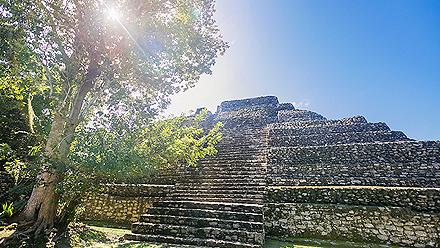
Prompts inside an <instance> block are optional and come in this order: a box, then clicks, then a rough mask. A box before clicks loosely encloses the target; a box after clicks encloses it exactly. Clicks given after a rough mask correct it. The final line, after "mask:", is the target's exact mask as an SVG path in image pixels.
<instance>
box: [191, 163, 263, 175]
mask: <svg viewBox="0 0 440 248" xmlns="http://www.w3.org/2000/svg"><path fill="white" fill-rule="evenodd" d="M266 170H267V169H266V167H265V166H263V165H259V166H247V167H241V166H233V165H231V166H225V165H222V166H209V165H206V166H199V167H197V168H191V169H188V170H185V171H184V173H189V174H196V173H205V172H207V173H222V172H227V173H240V172H246V173H261V174H265V172H266Z"/></svg>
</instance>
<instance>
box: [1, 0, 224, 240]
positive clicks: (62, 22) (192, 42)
mask: <svg viewBox="0 0 440 248" xmlns="http://www.w3.org/2000/svg"><path fill="white" fill-rule="evenodd" d="M0 4H1V5H0V15H1V23H2V29H3V30H9V32H10V33H11V34H13V35H14V36H15V37H11V36H5V37H2V39H3V38H4V39H5V40H6V42H5V43H4V44H6V46H9V47H13V48H14V49H15V50H14V49H12V50H8V49H7V48H4V47H2V56H4V57H2V58H1V64H2V67H1V74H0V77H1V78H0V80H1V81H0V82H1V85H2V86H4V88H8V89H13V88H16V89H18V90H17V91H18V92H19V93H21V94H23V95H25V96H26V99H27V106H28V108H29V111H28V115H27V116H28V118H29V119H30V121H29V122H28V123H29V125H30V126H31V127H32V126H33V125H34V122H33V118H34V113H32V111H31V110H32V102H33V96H34V95H35V94H37V93H38V94H42V95H45V97H47V101H46V103H47V104H46V106H44V108H42V113H43V114H44V115H46V116H48V118H49V120H50V121H49V123H48V127H49V126H50V128H49V129H46V130H47V133H45V132H43V131H42V132H41V140H42V141H44V143H45V144H44V148H43V153H44V159H43V160H42V161H43V162H42V163H41V171H40V172H39V174H38V177H37V184H36V186H35V187H34V189H33V191H32V194H31V196H30V198H29V201H28V203H27V205H26V206H25V208H24V210H23V211H22V213H21V215H20V218H21V219H22V220H24V221H27V222H32V223H33V230H34V231H35V234H36V235H38V234H39V233H41V231H43V230H50V229H51V227H52V226H53V225H54V220H55V215H56V212H57V210H58V204H57V203H58V199H59V197H60V196H59V195H58V194H57V192H56V190H55V186H56V184H57V183H59V182H61V181H62V180H63V178H64V177H65V172H66V171H68V169H69V168H70V166H71V164H72V161H71V160H70V158H69V155H70V153H71V150H72V143H73V142H74V140H75V138H76V137H77V135H78V133H79V132H81V131H82V130H85V127H86V123H93V120H100V121H101V124H102V127H104V128H106V129H107V130H112V128H113V127H118V126H122V125H125V126H127V127H129V128H128V130H135V129H140V128H142V127H145V126H146V125H147V124H148V123H149V122H150V121H151V120H152V118H153V117H154V116H155V115H156V114H157V113H159V112H160V111H161V110H162V109H163V108H165V107H166V106H167V104H168V103H169V97H170V96H171V95H172V94H175V93H177V92H179V91H181V90H185V89H188V88H189V87H192V86H193V85H194V84H195V83H196V82H197V81H198V79H199V77H200V75H202V74H204V73H207V74H209V73H211V70H210V68H211V67H212V65H213V64H214V63H215V59H216V58H217V56H218V55H220V54H222V53H223V52H224V51H225V49H226V48H227V44H226V43H225V42H224V41H223V40H222V37H221V36H220V34H219V30H218V28H217V26H216V24H215V20H214V19H213V13H214V2H213V0H189V1H184V0H132V1H129V0H114V1H101V0H91V1H81V0H65V1H56V0H23V1H13V0H2V1H1V2H0ZM102 113H104V114H105V118H102V119H100V118H101V117H100V114H101V115H102ZM134 117H135V118H134ZM42 130H44V128H43V129H42Z"/></svg>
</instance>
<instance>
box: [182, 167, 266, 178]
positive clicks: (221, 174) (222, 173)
mask: <svg viewBox="0 0 440 248" xmlns="http://www.w3.org/2000/svg"><path fill="white" fill-rule="evenodd" d="M264 172H265V170H264V169H259V170H243V171H239V170H201V171H185V172H183V173H182V174H183V175H184V176H187V177H191V176H193V177H204V176H207V177H216V176H218V177H219V178H223V177H228V176H234V177H239V176H246V177H259V176H264V175H263V174H264Z"/></svg>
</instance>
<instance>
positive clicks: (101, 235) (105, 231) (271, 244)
mask: <svg viewBox="0 0 440 248" xmlns="http://www.w3.org/2000/svg"><path fill="white" fill-rule="evenodd" d="M14 231H15V226H12V225H11V226H3V227H2V226H0V240H1V239H2V238H5V237H8V236H9V235H12V234H13V233H14ZM127 233H130V229H129V228H128V227H126V226H119V225H109V224H106V223H102V222H87V223H86V224H84V223H74V224H72V225H71V226H70V227H69V231H68V232H67V234H66V236H64V237H62V238H61V239H59V240H57V241H56V242H49V243H50V244H49V243H48V244H46V245H47V246H48V247H53V246H54V247H66V248H67V247H75V248H85V247H91V248H104V247H110V248H165V247H169V246H165V245H158V244H152V243H143V242H135V241H127V240H124V239H123V236H124V234H127ZM46 245H43V246H41V247H46ZM174 247H178V246H174ZM264 247H265V248H318V247H319V248H329V247H339V248H351V247H353V248H376V247H377V248H379V247H381V248H383V247H389V246H385V245H376V244H364V243H355V242H348V241H329V240H317V239H301V238H283V239H279V238H273V239H269V240H267V241H266V244H265V245H264Z"/></svg>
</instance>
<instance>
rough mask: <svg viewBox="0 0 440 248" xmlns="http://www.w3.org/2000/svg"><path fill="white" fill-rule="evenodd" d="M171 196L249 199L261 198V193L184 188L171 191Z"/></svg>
mask: <svg viewBox="0 0 440 248" xmlns="http://www.w3.org/2000/svg"><path fill="white" fill-rule="evenodd" d="M171 195H172V196H178V197H180V198H182V197H184V196H188V197H201V198H220V199H223V198H234V197H236V198H243V199H247V198H251V199H263V197H264V196H263V193H262V192H246V191H242V192H226V193H225V192H221V191H220V192H219V191H203V190H199V191H194V190H193V191H186V190H182V191H180V190H176V191H174V192H173V193H171Z"/></svg>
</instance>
